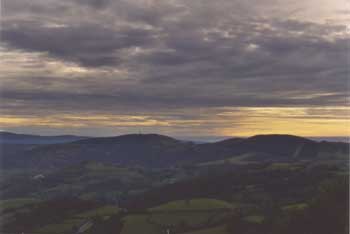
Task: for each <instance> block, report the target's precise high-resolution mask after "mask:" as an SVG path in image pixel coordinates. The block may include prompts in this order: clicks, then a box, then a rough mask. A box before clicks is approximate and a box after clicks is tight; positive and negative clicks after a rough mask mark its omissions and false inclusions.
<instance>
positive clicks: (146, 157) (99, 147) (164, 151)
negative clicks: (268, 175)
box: [0, 133, 349, 168]
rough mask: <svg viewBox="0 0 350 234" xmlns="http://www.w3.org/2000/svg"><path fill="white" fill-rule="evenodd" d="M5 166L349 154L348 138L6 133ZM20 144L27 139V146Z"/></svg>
mask: <svg viewBox="0 0 350 234" xmlns="http://www.w3.org/2000/svg"><path fill="white" fill-rule="evenodd" d="M0 136H1V143H2V147H3V150H2V155H1V156H2V160H3V165H4V166H5V167H6V166H9V167H11V166H15V167H38V168H61V167H65V166H69V165H72V164H76V163H80V162H84V161H98V162H104V163H112V164H119V165H127V166H130V165H132V166H145V167H150V168H157V167H169V166H176V165H193V164H198V163H203V162H210V161H218V160H228V159H232V158H239V157H241V158H242V156H244V160H245V161H249V160H261V161H274V160H276V161H286V160H299V159H308V160H310V159H316V158H317V157H319V156H320V155H322V156H324V155H338V154H339V153H341V154H342V155H346V154H348V152H349V145H348V144H347V143H334V142H316V141H313V140H310V139H306V138H302V137H298V136H292V135H257V136H253V137H249V138H230V139H227V140H223V141H218V142H214V143H202V144H196V143H192V142H185V141H181V140H177V139H174V138H171V137H168V136H163V135H157V134H130V135H122V136H117V137H98V138H85V137H76V136H57V137H43V136H32V135H18V134H12V133H1V135H0ZM14 142H16V144H19V145H20V144H23V145H24V146H23V145H22V147H19V146H18V145H16V147H15V149H16V150H14V147H13V146H11V145H12V144H13V143H14Z"/></svg>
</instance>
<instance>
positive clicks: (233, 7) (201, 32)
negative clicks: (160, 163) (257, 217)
mask: <svg viewBox="0 0 350 234" xmlns="http://www.w3.org/2000/svg"><path fill="white" fill-rule="evenodd" d="M1 11H2V13H1V18H2V26H1V42H0V53H1V54H0V60H1V62H0V82H1V90H0V95H1V104H0V108H1V109H0V114H1V116H0V128H1V129H2V130H6V131H14V132H25V133H35V134H44V135H46V134H48V135H58V134H77V135H96V136H105V135H120V134H127V133H135V132H140V131H142V132H147V133H148V132H154V133H160V134H167V135H173V136H180V137H182V136H211V135H212V136H251V135H255V134H269V133H287V134H295V135H301V136H349V133H350V128H349V121H348V119H349V114H350V107H348V91H349V80H348V78H349V53H348V49H349V43H350V35H349V29H348V28H347V25H348V24H349V23H350V9H349V2H348V1H346V0H336V1H331V0H322V1H315V0H306V1H292V0H263V1H261V0H259V1H258V0H249V1H229V0H218V1H209V0H194V1H187V0H163V1H160V0H159V1H157V0H154V1H151V0H148V1H145V0H118V1H112V0H101V1H97V0H84V1H83V0H69V1H68V0H62V1H53V0H45V1H44V0H32V1H25V0H3V1H2V6H1Z"/></svg>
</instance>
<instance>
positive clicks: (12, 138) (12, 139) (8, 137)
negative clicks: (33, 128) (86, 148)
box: [0, 132, 87, 145]
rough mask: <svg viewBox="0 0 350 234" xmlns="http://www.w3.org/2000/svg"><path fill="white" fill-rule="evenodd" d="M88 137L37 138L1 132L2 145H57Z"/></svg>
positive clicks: (35, 136)
mask: <svg viewBox="0 0 350 234" xmlns="http://www.w3.org/2000/svg"><path fill="white" fill-rule="evenodd" d="M86 138H87V137H81V136H73V135H61V136H37V135H28V134H16V133H12V132H0V144H38V145H45V144H56V143H66V142H72V141H77V140H82V139H86Z"/></svg>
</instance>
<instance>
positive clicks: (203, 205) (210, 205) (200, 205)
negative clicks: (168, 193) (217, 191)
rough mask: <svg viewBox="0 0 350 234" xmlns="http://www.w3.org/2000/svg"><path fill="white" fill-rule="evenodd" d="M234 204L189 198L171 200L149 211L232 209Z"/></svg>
mask: <svg viewBox="0 0 350 234" xmlns="http://www.w3.org/2000/svg"><path fill="white" fill-rule="evenodd" d="M232 208H234V205H232V204H230V203H228V202H226V201H222V200H216V199H208V198H197V199H190V200H178V201H172V202H169V203H166V204H163V205H160V206H157V207H154V208H151V209H149V210H150V211H172V210H212V209H232Z"/></svg>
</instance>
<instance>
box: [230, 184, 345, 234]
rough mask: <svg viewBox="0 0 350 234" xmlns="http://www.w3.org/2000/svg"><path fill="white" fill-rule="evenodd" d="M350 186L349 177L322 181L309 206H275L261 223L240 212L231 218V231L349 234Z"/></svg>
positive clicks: (249, 233) (288, 233) (286, 233)
mask: <svg viewBox="0 0 350 234" xmlns="http://www.w3.org/2000/svg"><path fill="white" fill-rule="evenodd" d="M348 186H349V181H348V177H343V178H340V179H337V180H332V181H328V182H326V183H324V184H322V186H321V187H320V190H319V194H318V195H317V197H315V198H314V199H313V200H312V201H310V203H309V206H308V208H306V209H303V210H296V211H294V212H289V213H285V212H282V211H281V210H280V209H272V211H273V212H271V213H270V214H268V215H267V217H266V219H265V221H264V222H263V223H261V224H252V223H250V222H247V221H245V220H244V219H243V218H242V216H241V215H239V214H236V215H234V216H232V217H231V218H230V220H229V223H228V231H229V233H240V234H280V233H285V234H295V233H299V234H334V233H337V234H348V233H349V187H348Z"/></svg>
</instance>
